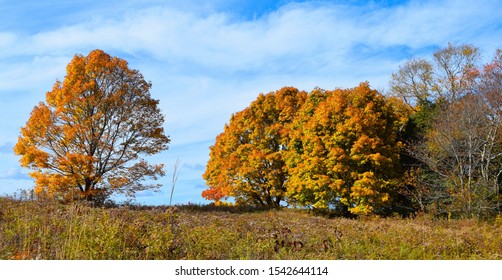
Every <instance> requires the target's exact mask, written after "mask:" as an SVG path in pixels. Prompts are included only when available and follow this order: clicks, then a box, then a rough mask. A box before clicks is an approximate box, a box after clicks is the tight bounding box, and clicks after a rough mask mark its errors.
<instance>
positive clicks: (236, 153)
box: [202, 87, 307, 207]
mask: <svg viewBox="0 0 502 280" xmlns="http://www.w3.org/2000/svg"><path fill="white" fill-rule="evenodd" d="M306 96H307V94H306V93H305V92H302V91H298V90H297V89H296V88H292V87H285V88H282V89H280V90H279V91H276V92H271V93H268V94H261V95H260V96H259V97H258V98H257V100H255V101H254V102H252V103H251V105H250V106H249V107H248V108H246V109H244V110H243V111H241V112H238V113H236V114H234V115H233V116H232V118H231V120H230V123H229V124H227V125H225V129H224V131H223V133H221V134H220V135H218V137H217V138H216V143H215V144H214V145H213V146H212V147H211V149H210V159H209V162H208V164H207V166H206V172H205V173H204V175H203V177H204V179H205V180H206V182H207V184H208V186H209V188H208V189H207V190H205V191H204V192H203V193H202V196H203V197H205V198H207V199H210V200H215V201H216V202H220V201H221V200H222V199H226V198H228V197H234V198H235V200H236V203H237V204H248V205H261V206H271V207H276V206H279V204H280V203H281V201H283V200H284V198H285V193H286V188H285V183H286V180H287V169H286V168H285V162H284V153H285V152H286V150H287V149H288V146H289V136H288V135H289V130H290V128H289V124H290V123H291V122H292V121H293V119H294V118H295V115H296V113H297V112H298V109H299V108H300V106H301V105H302V104H303V102H304V100H305V99H306Z"/></svg>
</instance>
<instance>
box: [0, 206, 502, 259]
mask: <svg viewBox="0 0 502 280" xmlns="http://www.w3.org/2000/svg"><path fill="white" fill-rule="evenodd" d="M0 259H57V260H61V259H65V260H68V259H84V260H89V259H111V260H116V259H134V260H136V259H138V260H143V259H164V260H168V259H177V260H183V259H189V260H194V259H273V260H278V259H333V260H336V259H391V260H393V259H414V260H415V259H427V260H435V259H455V260H458V259H492V260H500V259H502V224H501V222H500V220H499V221H492V222H486V221H476V220H452V221H447V220H434V219H431V218H428V217H418V218H415V219H398V218H392V219H384V218H376V217H375V218H364V219H363V218H361V219H345V218H333V219H328V218H325V217H321V216H314V215H312V214H309V213H307V212H305V211H300V210H293V209H283V210H262V211H258V210H253V209H243V208H229V207H227V208H216V207H210V206H196V205H186V206H178V207H140V206H134V207H133V206H121V207H112V208H93V207H89V206H85V205H83V204H72V205H61V204H56V203H48V202H41V201H22V200H17V199H13V198H9V197H0Z"/></svg>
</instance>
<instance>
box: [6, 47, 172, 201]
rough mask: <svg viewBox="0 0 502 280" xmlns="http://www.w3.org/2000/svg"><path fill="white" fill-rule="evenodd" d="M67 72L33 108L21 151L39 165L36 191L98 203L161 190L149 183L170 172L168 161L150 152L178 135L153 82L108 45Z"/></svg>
mask: <svg viewBox="0 0 502 280" xmlns="http://www.w3.org/2000/svg"><path fill="white" fill-rule="evenodd" d="M66 73H67V74H66V76H65V78H64V80H63V81H62V82H61V81H56V83H55V84H54V87H53V88H52V90H51V91H49V92H47V94H46V99H45V102H41V103H39V104H38V105H37V106H35V107H34V108H33V111H32V112H31V116H30V118H29V120H28V121H27V123H26V125H25V127H23V128H21V135H20V137H19V140H18V142H17V144H16V146H15V148H14V151H15V153H16V154H17V155H20V156H21V160H20V162H21V165H22V166H23V167H27V168H30V169H32V170H33V172H31V173H30V176H32V177H33V178H34V179H35V184H36V185H35V192H36V194H38V195H46V196H50V197H56V198H60V199H87V200H98V199H102V198H104V197H107V196H108V195H110V194H111V193H113V192H121V193H125V194H126V195H133V194H134V192H136V191H139V190H144V189H149V188H155V187H158V186H159V185H155V184H146V183H144V181H145V180H147V179H156V178H157V177H158V176H162V175H164V171H163V170H162V164H149V163H148V162H147V161H146V160H145V159H144V158H143V156H148V155H153V154H156V153H158V152H160V151H163V150H166V149H167V144H168V143H169V141H170V140H169V137H168V136H166V135H165V134H164V130H163V127H162V125H163V122H164V116H163V114H162V113H161V111H160V109H159V108H158V103H159V101H158V100H155V99H152V97H151V96H150V92H149V91H150V88H151V83H149V82H147V81H145V80H144V78H143V76H142V75H141V73H140V72H139V71H137V70H133V69H130V68H129V67H128V64H127V62H126V61H125V60H123V59H120V58H117V57H112V56H110V55H108V54H106V53H105V52H103V51H101V50H94V51H91V52H90V53H89V54H88V55H87V56H82V55H75V56H74V58H73V59H72V61H71V62H70V63H69V64H68V66H67V68H66Z"/></svg>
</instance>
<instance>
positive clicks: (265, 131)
mask: <svg viewBox="0 0 502 280" xmlns="http://www.w3.org/2000/svg"><path fill="white" fill-rule="evenodd" d="M479 56H480V55H479V50H478V49H477V48H476V47H474V46H471V45H459V46H456V45H453V44H449V45H448V46H447V47H445V48H442V49H439V50H437V51H436V52H435V53H434V54H433V57H432V60H427V59H412V60H410V61H408V62H406V63H404V64H403V65H402V66H401V67H400V68H399V70H398V72H396V73H394V74H392V76H391V81H390V92H389V93H388V94H387V95H385V96H384V95H383V94H381V93H379V92H377V91H375V90H373V89H371V88H370V86H369V84H368V83H361V84H360V85H359V86H357V87H355V88H351V89H336V90H333V91H329V90H323V89H319V88H316V89H314V90H313V91H312V92H310V93H306V92H302V91H299V90H297V89H295V88H291V87H288V88H282V89H280V90H278V91H276V92H270V93H268V94H261V95H260V96H259V97H258V98H257V100H255V101H254V102H252V103H251V105H250V106H249V107H248V108H246V109H244V110H243V111H241V112H238V113H236V114H234V115H233V116H232V118H231V120H230V122H229V123H228V124H227V125H226V126H225V128H224V131H223V132H222V133H221V134H220V135H218V137H217V138H216V142H215V144H214V145H213V146H212V147H211V148H210V160H209V162H208V164H207V167H206V172H205V173H204V175H203V177H204V178H205V180H206V181H207V185H208V189H207V190H205V191H204V192H203V194H202V195H203V197H205V198H206V199H209V200H214V201H215V202H216V203H222V202H224V201H225V200H226V199H229V198H234V199H235V203H237V204H251V205H265V206H271V207H276V206H279V205H280V204H281V203H282V204H288V205H294V206H301V207H313V208H328V209H336V210H338V211H340V212H341V213H349V212H350V213H353V214H370V213H379V214H382V213H392V212H399V213H406V212H407V213H410V212H415V211H433V212H434V213H435V214H440V215H442V214H445V215H450V216H451V215H456V216H464V217H475V216H476V217H481V216H485V215H493V214H498V213H500V211H501V210H502V209H501V198H502V183H501V181H502V127H501V125H502V113H501V108H502V51H501V50H498V51H497V53H496V55H495V58H494V59H493V61H492V62H490V63H489V64H487V65H485V66H484V67H479V66H478V60H479Z"/></svg>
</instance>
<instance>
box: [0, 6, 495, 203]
mask: <svg viewBox="0 0 502 280" xmlns="http://www.w3.org/2000/svg"><path fill="white" fill-rule="evenodd" d="M501 14H502V3H501V2H500V1H489V0H478V1H443V0H440V1H238V0H216V1H195V0H174V1H160V0H146V1H145V0H141V1H133V0H129V1H127V0H122V1H118V0H112V1H103V0H101V1H95V0H81V1H72V0H39V1H11V0H0V129H1V132H0V194H5V193H7V194H10V193H13V192H15V191H17V190H19V189H30V188H31V187H32V186H33V182H32V180H31V179H30V178H29V177H28V176H27V173H28V170H25V169H22V168H21V167H20V165H19V163H18V160H19V158H18V157H16V156H15V155H14V154H13V152H12V147H13V146H14V144H15V142H16V141H17V137H18V135H19V128H20V127H22V126H24V124H25V122H26V120H27V119H28V117H29V113H30V112H31V110H32V109H33V106H35V105H36V104H37V103H38V102H40V101H43V100H44V98H45V93H46V92H47V91H49V90H50V89H51V88H52V85H53V84H54V82H55V81H56V79H60V80H62V79H63V78H64V76H65V67H66V65H67V64H68V63H69V62H70V60H71V58H72V57H73V55H74V54H76V53H80V54H84V55H87V54H88V53H89V51H91V50H93V49H102V50H104V51H106V52H107V53H109V54H111V55H114V56H118V57H121V58H123V59H126V60H127V61H128V62H129V65H130V67H131V68H134V69H138V70H139V71H140V72H141V73H142V74H143V75H144V77H145V78H146V79H147V80H150V81H151V82H152V84H153V88H152V91H151V93H152V96H153V97H154V98H156V99H159V100H160V107H161V108H162V110H163V112H164V114H165V115H166V122H165V130H166V132H167V134H168V135H170V137H171V139H172V142H171V144H170V147H169V150H168V151H165V152H163V153H161V154H159V155H156V156H154V157H151V158H150V160H151V161H152V162H159V163H164V164H165V165H166V169H167V171H168V173H169V174H168V175H167V176H166V177H164V178H162V179H161V181H160V182H161V183H163V184H164V187H163V188H162V190H161V191H160V192H157V193H153V192H150V191H146V192H142V193H139V194H138V195H137V201H138V202H141V203H145V204H167V203H168V202H169V193H170V180H171V172H172V169H173V165H174V163H175V161H176V159H177V158H179V159H180V161H181V163H182V169H181V173H180V176H179V180H178V183H177V185H176V189H175V192H174V197H173V201H174V202H175V203H187V202H194V203H204V202H206V201H205V200H204V199H202V198H201V196H200V193H201V191H202V190H203V189H204V188H205V183H204V180H203V179H202V177H201V175H202V173H203V172H204V168H205V164H206V162H207V160H208V154H209V146H210V145H212V144H213V143H214V139H215V137H216V135H217V134H219V133H220V132H221V131H222V129H223V126H224V124H225V123H226V122H228V120H229V118H230V116H231V114H232V113H234V112H237V111H239V110H242V109H243V108H245V107H246V106H248V105H249V103H250V102H251V101H252V100H254V99H255V98H256V97H257V95H258V94H259V93H261V92H263V93H267V92H270V91H273V90H277V89H279V88H281V87H282V86H295V87H297V88H300V89H302V90H306V91H310V90H312V89H313V88H314V87H316V86H318V87H321V88H324V89H333V88H336V87H353V86H356V85H357V84H358V83H359V82H362V81H369V82H370V84H371V85H372V86H373V87H374V88H376V89H379V90H385V89H386V88H387V86H388V80H389V77H390V74H391V73H392V72H395V71H397V69H398V66H399V65H400V64H401V63H403V62H404V61H406V60H408V59H410V58H414V57H430V55H431V54H432V52H434V51H435V50H436V49H437V48H438V47H442V46H446V45H447V44H448V42H453V43H470V44H474V45H476V46H478V47H479V48H480V50H481V52H482V54H483V60H484V61H488V60H489V59H490V58H491V57H492V56H493V54H494V52H495V50H496V49H497V48H502V41H501V38H502V19H501V18H500V15H501Z"/></svg>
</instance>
